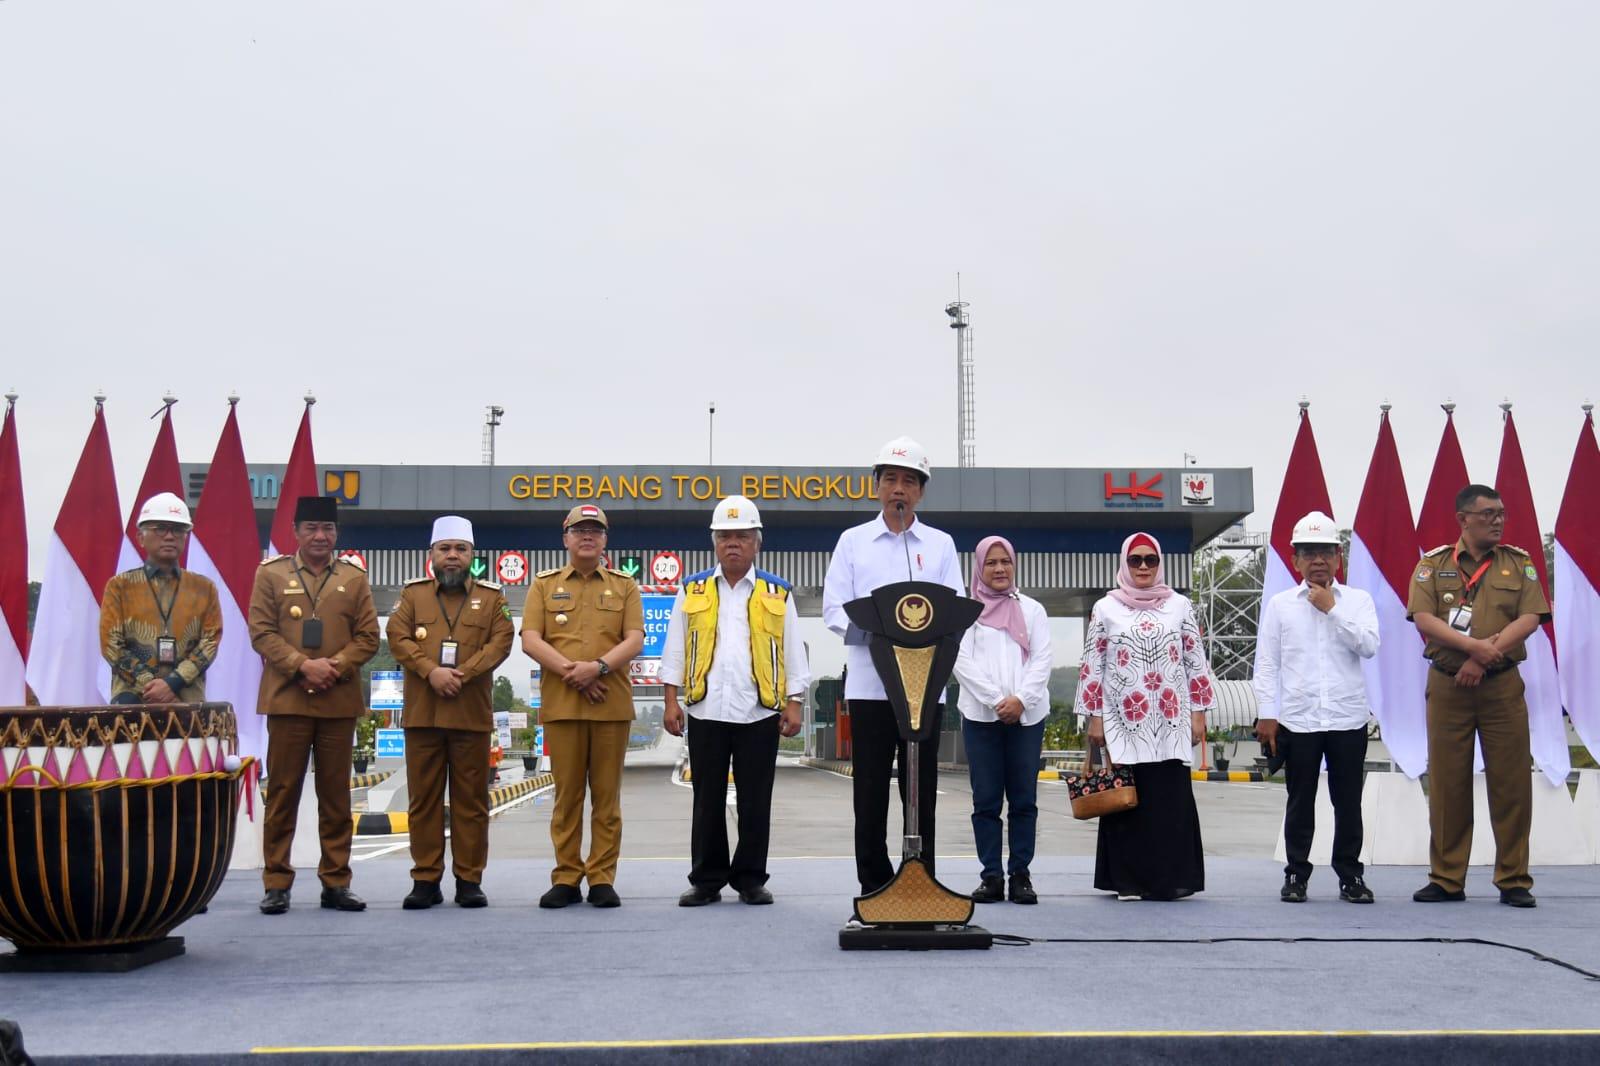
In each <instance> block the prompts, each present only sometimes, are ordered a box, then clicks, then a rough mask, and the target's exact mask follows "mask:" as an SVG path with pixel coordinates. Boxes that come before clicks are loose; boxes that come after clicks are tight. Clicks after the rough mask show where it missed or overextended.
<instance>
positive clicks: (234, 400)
mask: <svg viewBox="0 0 1600 1066" xmlns="http://www.w3.org/2000/svg"><path fill="white" fill-rule="evenodd" d="M228 406H229V407H237V406H239V394H238V393H237V392H230V393H228Z"/></svg>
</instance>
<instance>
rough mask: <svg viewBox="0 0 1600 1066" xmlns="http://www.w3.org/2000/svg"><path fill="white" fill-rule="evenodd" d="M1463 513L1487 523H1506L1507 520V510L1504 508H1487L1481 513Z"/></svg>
mask: <svg viewBox="0 0 1600 1066" xmlns="http://www.w3.org/2000/svg"><path fill="white" fill-rule="evenodd" d="M1461 513H1462V514H1464V515H1469V516H1471V517H1473V518H1481V519H1483V520H1484V521H1485V522H1504V521H1505V520H1506V509H1505V508H1504V507H1485V508H1484V509H1483V510H1481V511H1462V512H1461Z"/></svg>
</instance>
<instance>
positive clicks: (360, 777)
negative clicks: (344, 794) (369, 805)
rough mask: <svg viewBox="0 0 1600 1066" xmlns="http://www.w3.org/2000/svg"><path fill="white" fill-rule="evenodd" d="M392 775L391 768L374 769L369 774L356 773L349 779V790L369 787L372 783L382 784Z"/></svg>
mask: <svg viewBox="0 0 1600 1066" xmlns="http://www.w3.org/2000/svg"><path fill="white" fill-rule="evenodd" d="M393 776H394V771H393V770H375V771H373V772H372V773H370V774H356V775H355V776H354V777H352V778H351V779H350V791H352V792H354V791H355V790H356V789H358V788H371V787H372V786H373V785H378V784H382V783H383V782H385V781H387V780H389V778H391V777H393Z"/></svg>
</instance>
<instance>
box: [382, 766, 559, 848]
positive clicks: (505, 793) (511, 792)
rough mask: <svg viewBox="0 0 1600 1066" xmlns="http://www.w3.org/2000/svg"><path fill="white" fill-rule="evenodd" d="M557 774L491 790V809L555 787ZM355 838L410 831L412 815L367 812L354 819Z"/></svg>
mask: <svg viewBox="0 0 1600 1066" xmlns="http://www.w3.org/2000/svg"><path fill="white" fill-rule="evenodd" d="M555 781H556V779H555V775H554V774H551V773H548V772H547V773H542V774H536V775H534V776H533V777H525V778H523V779H522V780H521V781H513V782H512V783H511V784H509V785H501V786H500V787H499V788H492V789H490V790H489V809H490V810H494V809H495V808H496V807H500V806H503V805H505V804H507V803H510V802H511V801H512V800H515V799H521V798H522V797H523V796H527V795H530V794H531V793H534V792H537V791H539V790H540V789H541V788H544V787H546V786H548V785H553V784H555ZM353 821H354V822H355V834H356V836H393V835H395V834H400V833H409V832H410V831H411V816H410V814H409V813H408V812H406V811H367V812H366V813H364V814H358V815H356V816H355V817H354V819H353ZM444 824H445V826H446V827H447V828H448V827H449V825H450V807H449V805H448V804H447V805H446V806H445V809H444Z"/></svg>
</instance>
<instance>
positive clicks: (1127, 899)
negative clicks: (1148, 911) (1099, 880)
mask: <svg viewBox="0 0 1600 1066" xmlns="http://www.w3.org/2000/svg"><path fill="white" fill-rule="evenodd" d="M1142 898H1143V897H1142V896H1126V895H1123V894H1122V893H1120V892H1119V893H1117V902H1118V903H1137V902H1138V901H1139V900H1140V899H1142Z"/></svg>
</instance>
